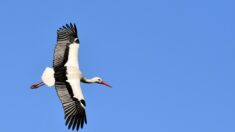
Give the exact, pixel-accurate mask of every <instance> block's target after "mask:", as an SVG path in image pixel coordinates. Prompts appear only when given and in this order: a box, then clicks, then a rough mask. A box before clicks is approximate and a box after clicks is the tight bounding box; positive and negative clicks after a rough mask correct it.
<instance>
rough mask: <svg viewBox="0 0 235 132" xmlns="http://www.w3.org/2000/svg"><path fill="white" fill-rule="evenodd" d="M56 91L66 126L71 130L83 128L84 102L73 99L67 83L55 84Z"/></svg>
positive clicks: (84, 116)
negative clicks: (61, 105)
mask: <svg viewBox="0 0 235 132" xmlns="http://www.w3.org/2000/svg"><path fill="white" fill-rule="evenodd" d="M55 86H56V91H57V94H58V96H59V98H60V100H61V103H62V104H63V108H64V113H65V120H66V125H68V128H69V129H70V128H71V127H72V130H74V129H75V128H76V130H77V131H78V130H79V128H80V127H81V128H83V125H84V122H85V123H87V119H86V112H85V106H86V104H85V101H84V100H83V99H81V100H79V99H77V98H76V97H74V94H73V90H72V88H71V85H70V84H69V83H68V82H56V84H55Z"/></svg>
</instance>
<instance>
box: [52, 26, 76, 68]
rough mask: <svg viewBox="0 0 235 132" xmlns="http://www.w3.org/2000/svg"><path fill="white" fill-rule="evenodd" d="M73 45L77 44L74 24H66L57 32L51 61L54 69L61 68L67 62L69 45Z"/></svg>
mask: <svg viewBox="0 0 235 132" xmlns="http://www.w3.org/2000/svg"><path fill="white" fill-rule="evenodd" d="M73 43H77V44H79V38H78V35H77V27H76V25H75V24H74V25H73V24H71V23H70V25H69V24H66V26H63V27H61V28H59V30H57V44H56V47H55V51H54V61H53V67H54V69H56V68H60V67H63V66H64V65H65V63H66V62H67V61H68V53H69V45H70V44H73Z"/></svg>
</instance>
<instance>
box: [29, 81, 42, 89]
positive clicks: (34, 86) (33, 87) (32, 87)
mask: <svg viewBox="0 0 235 132" xmlns="http://www.w3.org/2000/svg"><path fill="white" fill-rule="evenodd" d="M43 85H44V83H43V82H40V83H36V84H33V85H32V86H31V89H36V88H39V87H41V86H43Z"/></svg>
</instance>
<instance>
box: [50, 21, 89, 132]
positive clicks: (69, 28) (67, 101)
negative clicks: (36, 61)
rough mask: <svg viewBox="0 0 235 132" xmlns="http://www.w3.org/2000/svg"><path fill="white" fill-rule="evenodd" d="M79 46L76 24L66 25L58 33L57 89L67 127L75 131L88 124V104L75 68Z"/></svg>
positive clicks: (54, 66)
mask: <svg viewBox="0 0 235 132" xmlns="http://www.w3.org/2000/svg"><path fill="white" fill-rule="evenodd" d="M78 44H79V39H78V36H77V28H76V25H75V24H74V25H73V24H70V25H68V24H66V26H63V27H62V28H60V29H59V30H58V31H57V45H56V48H55V52H54V61H53V68H54V71H55V74H54V77H55V87H56V91H57V94H58V96H59V98H60V100H61V103H62V105H63V108H64V112H65V120H66V125H68V128H69V129H70V128H72V129H73V130H74V129H75V128H76V129H77V130H78V129H79V128H80V127H81V128H83V125H84V123H87V119H86V112H85V106H86V104H85V100H84V97H83V94H82V90H81V87H80V76H81V75H80V74H79V69H78V66H77V65H76V66H77V67H73V64H76V63H77V56H78V55H77V54H78V53H77V50H78ZM70 45H72V46H70ZM70 52H71V53H70ZM69 56H70V57H69ZM68 62H72V63H68ZM70 64H72V65H70Z"/></svg>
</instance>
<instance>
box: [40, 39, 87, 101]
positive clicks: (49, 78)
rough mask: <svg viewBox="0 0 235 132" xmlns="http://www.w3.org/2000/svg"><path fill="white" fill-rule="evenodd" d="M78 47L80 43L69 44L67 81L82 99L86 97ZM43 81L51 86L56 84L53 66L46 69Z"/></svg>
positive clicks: (75, 93)
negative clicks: (82, 85)
mask: <svg viewBox="0 0 235 132" xmlns="http://www.w3.org/2000/svg"><path fill="white" fill-rule="evenodd" d="M78 48H79V45H78V44H75V43H73V44H71V45H70V46H69V55H68V61H67V62H66V64H65V66H66V67H67V74H66V76H67V78H68V79H67V82H68V83H69V84H70V85H71V88H72V90H73V94H74V97H75V98H77V99H79V100H81V99H84V96H83V94H82V89H81V87H80V80H81V77H82V73H81V72H80V70H79V64H78ZM42 81H43V83H45V84H46V85H47V86H49V87H51V86H53V85H54V84H55V78H54V70H53V69H52V68H49V67H47V68H46V69H45V71H44V72H43V74H42Z"/></svg>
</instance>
